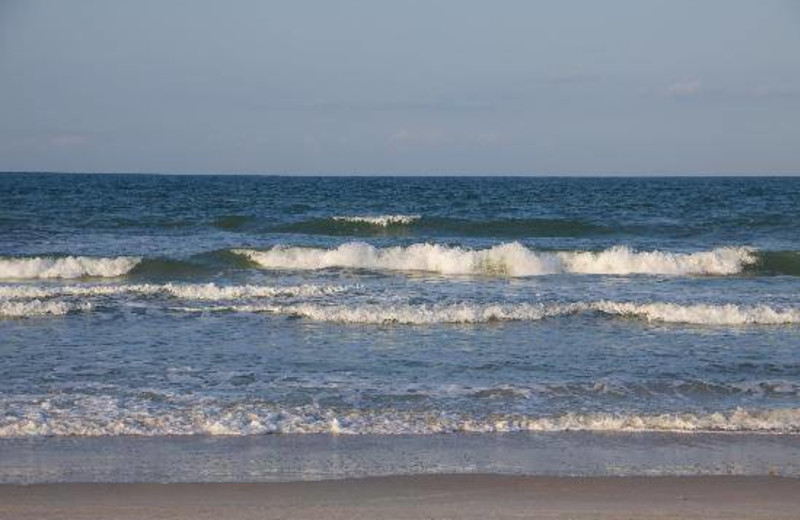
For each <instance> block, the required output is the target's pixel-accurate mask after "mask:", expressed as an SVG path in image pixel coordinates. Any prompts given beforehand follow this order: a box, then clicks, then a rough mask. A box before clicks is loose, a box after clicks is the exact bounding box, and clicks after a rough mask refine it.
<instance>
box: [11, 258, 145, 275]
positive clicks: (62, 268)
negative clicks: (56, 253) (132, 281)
mask: <svg viewBox="0 0 800 520" xmlns="http://www.w3.org/2000/svg"><path fill="white" fill-rule="evenodd" d="M141 260H142V259H141V258H139V257H130V256H119V257H115V258H94V257H88V256H67V257H60V258H58V257H31V258H9V257H5V258H0V279H35V278H84V277H100V278H115V277H118V276H122V275H124V274H127V273H128V272H129V271H130V270H131V269H133V268H134V267H136V265H138V264H139V262H141Z"/></svg>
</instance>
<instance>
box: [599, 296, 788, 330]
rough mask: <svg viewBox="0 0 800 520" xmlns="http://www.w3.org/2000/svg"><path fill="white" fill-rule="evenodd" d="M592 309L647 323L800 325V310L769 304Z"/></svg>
mask: <svg viewBox="0 0 800 520" xmlns="http://www.w3.org/2000/svg"><path fill="white" fill-rule="evenodd" d="M592 308H594V309H596V310H598V311H600V312H604V313H607V314H614V315H619V316H630V317H636V318H644V319H646V320H647V321H660V322H665V323H687V324H694V325H781V324H789V323H800V310H798V309H774V308H772V307H769V306H767V305H757V306H750V307H748V306H739V305H705V304H700V305H678V304H676V303H646V304H636V303H627V302H611V301H601V302H596V303H594V304H592Z"/></svg>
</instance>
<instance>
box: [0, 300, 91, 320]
mask: <svg viewBox="0 0 800 520" xmlns="http://www.w3.org/2000/svg"><path fill="white" fill-rule="evenodd" d="M91 308H92V305H91V304H90V303H87V302H83V303H70V302H63V301H41V300H30V301H22V302H20V301H0V318H28V317H35V316H63V315H64V314H68V313H70V312H75V311H87V310H89V309H91Z"/></svg>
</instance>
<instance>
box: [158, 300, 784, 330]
mask: <svg viewBox="0 0 800 520" xmlns="http://www.w3.org/2000/svg"><path fill="white" fill-rule="evenodd" d="M174 310H181V311H188V312H256V313H258V312H263V313H269V314H280V315H286V316H294V317H299V318H306V319H309V320H313V321H320V322H335V323H346V324H364V325H381V324H400V325H435V324H447V323H450V324H457V323H463V324H478V323H491V322H495V321H497V322H500V321H539V320H543V319H546V318H553V317H558V316H567V315H571V314H577V313H581V312H600V313H603V314H607V315H611V316H621V317H631V318H640V319H644V320H646V321H655V322H662V323H675V324H688V325H709V326H739V325H788V324H794V323H800V310H798V309H783V310H781V309H775V308H772V307H769V306H766V305H760V306H755V307H746V306H737V305H706V304H695V305H680V304H676V303H661V302H656V303H644V304H637V303H630V302H612V301H597V302H576V303H563V304H549V305H546V304H530V303H520V304H469V303H455V304H436V305H410V304H362V305H340V304H331V305H324V304H316V303H298V304H288V305H223V306H214V307H179V308H175V309H174Z"/></svg>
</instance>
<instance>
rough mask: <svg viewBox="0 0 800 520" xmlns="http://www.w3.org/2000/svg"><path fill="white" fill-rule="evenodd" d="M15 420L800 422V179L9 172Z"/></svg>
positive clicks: (70, 427) (70, 424) (796, 428)
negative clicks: (293, 176) (335, 176)
mask: <svg viewBox="0 0 800 520" xmlns="http://www.w3.org/2000/svg"><path fill="white" fill-rule="evenodd" d="M0 360H1V361H2V362H0V436H2V437H27V436H38V435H94V436H107V435H119V434H139V435H169V434H243V435H247V434H263V433H285V434H298V433H303V432H340V433H374V434H397V433H438V432H445V433H446V432H456V431H478V432H489V431H516V430H557V431H561V430H567V429H569V430H576V429H577V430H581V429H585V430H610V431H621V430H626V431H641V430H674V431H695V430H701V431H739V432H753V431H756V432H775V433H782V434H798V433H800V393H799V392H800V178H657V179H636V178H626V179H622V178H620V179H599V178H597V179H589V178H587V179H565V178H285V177H239V176H208V177H195V176H152V175H50V174H3V175H0Z"/></svg>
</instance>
